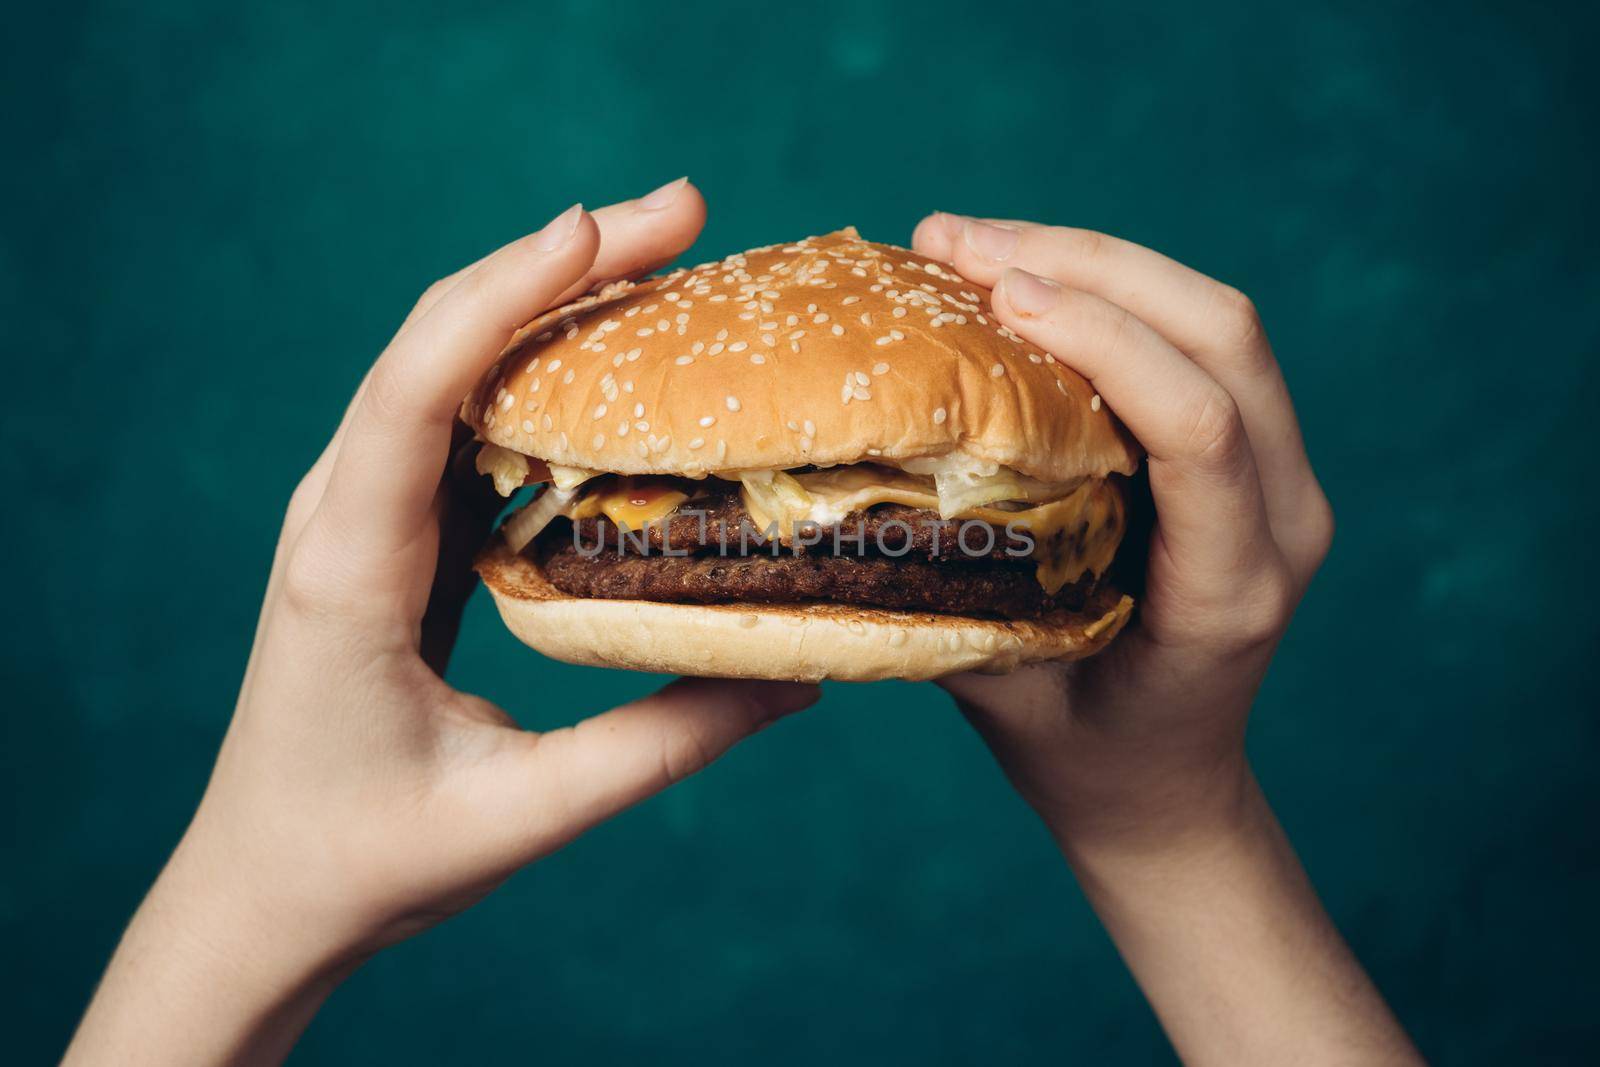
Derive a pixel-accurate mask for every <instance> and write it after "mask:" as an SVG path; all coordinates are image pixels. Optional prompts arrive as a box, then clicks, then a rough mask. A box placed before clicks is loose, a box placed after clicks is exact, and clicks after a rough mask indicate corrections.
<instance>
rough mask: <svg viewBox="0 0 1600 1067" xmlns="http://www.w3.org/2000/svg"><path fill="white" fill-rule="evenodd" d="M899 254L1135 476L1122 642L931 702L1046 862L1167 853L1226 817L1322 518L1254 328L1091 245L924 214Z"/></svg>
mask: <svg viewBox="0 0 1600 1067" xmlns="http://www.w3.org/2000/svg"><path fill="white" fill-rule="evenodd" d="M914 244H915V247H916V248H917V250H918V251H920V252H922V253H924V254H926V255H929V256H933V257H936V258H938V259H942V260H946V261H949V262H951V263H953V264H954V265H955V267H956V269H957V270H958V271H960V272H961V273H962V274H963V275H964V276H966V277H967V278H970V279H972V280H973V281H975V282H977V283H979V284H980V285H985V286H989V287H992V288H993V289H994V308H995V312H996V314H997V315H999V317H1000V318H1001V320H1002V321H1004V322H1005V323H1006V324H1007V325H1008V326H1010V327H1011V328H1012V329H1014V330H1015V331H1016V332H1017V333H1019V334H1021V335H1022V336H1023V337H1025V338H1027V339H1028V340H1029V341H1031V342H1032V343H1034V344H1036V345H1038V346H1040V347H1041V348H1043V349H1045V350H1046V351H1048V352H1051V353H1053V354H1054V355H1055V356H1056V358H1057V359H1059V360H1061V361H1062V362H1063V363H1065V364H1067V365H1068V366H1070V367H1072V368H1073V369H1075V370H1077V371H1078V372H1079V373H1081V374H1083V375H1084V376H1085V377H1086V378H1088V379H1089V380H1090V381H1091V382H1093V383H1094V386H1095V388H1096V389H1097V390H1098V391H1099V392H1100V394H1101V395H1102V396H1103V397H1104V398H1105V402H1106V404H1107V405H1108V406H1109V407H1110V408H1111V410H1113V411H1115V412H1116V413H1117V414H1118V416H1119V417H1121V419H1122V421H1123V422H1124V423H1125V424H1126V425H1127V427H1128V429H1129V430H1130V431H1131V432H1132V433H1133V434H1134V436H1135V437H1137V438H1138V439H1139V441H1140V443H1141V444H1142V445H1143V446H1144V447H1145V449H1146V451H1147V452H1148V454H1149V473H1150V486H1151V490H1152V492H1153V494H1154V497H1155V507H1156V528H1155V531H1154V534H1153V536H1152V538H1151V541H1150V548H1149V562H1148V569H1147V583H1148V584H1147V588H1146V590H1145V594H1144V596H1143V598H1142V601H1141V603H1140V604H1139V606H1138V609H1137V614H1136V616H1135V621H1134V623H1133V624H1132V625H1130V626H1129V628H1128V630H1127V631H1126V632H1124V633H1123V634H1122V635H1121V636H1119V637H1118V638H1117V639H1116V640H1115V641H1114V642H1113V643H1112V644H1111V646H1110V648H1108V649H1107V650H1105V651H1104V652H1102V653H1100V654H1099V655H1097V656H1095V657H1093V658H1091V659H1088V660H1084V661H1081V662H1079V663H1073V664H1067V665H1061V664H1056V665H1041V666H1035V667H1031V668H1027V669H1024V670H1021V671H1018V672H1016V673H1015V674H1012V675H1009V676H1005V677H984V676H981V675H967V676H958V677H956V678H951V679H948V680H947V681H946V682H945V683H944V685H945V688H947V689H948V690H949V691H950V692H951V693H952V694H953V695H954V696H955V697H956V699H957V701H958V702H959V704H960V706H961V708H962V710H963V711H964V712H965V713H966V715H967V716H968V718H969V719H970V720H971V721H972V723H973V725H974V726H975V727H976V728H977V729H978V731H979V732H980V733H981V734H982V735H983V737H984V739H985V740H986V741H987V742H988V743H989V745H990V747H991V748H992V749H993V750H994V753H995V755H996V756H997V757H998V758H999V761H1000V763H1001V764H1002V766H1003V767H1004V768H1005V770H1006V772H1007V774H1008V775H1009V776H1010V778H1011V780H1012V782H1013V783H1014V784H1015V785H1016V787H1017V789H1018V790H1019V791H1020V792H1021V793H1022V795H1023V796H1024V797H1025V798H1026V799H1027V800H1028V801H1029V802H1030V803H1031V804H1032V805H1033V806H1034V808H1036V809H1037V810H1038V812H1039V814H1040V815H1041V816H1042V817H1043V818H1044V820H1045V821H1046V823H1048V824H1049V825H1050V827H1051V829H1052V830H1053V831H1055V832H1056V834H1057V836H1058V837H1060V838H1062V839H1064V841H1074V842H1081V843H1085V844H1087V843H1090V842H1094V841H1108V840H1112V839H1115V838H1117V837H1118V836H1119V835H1124V834H1129V835H1137V836H1139V837H1142V838H1150V837H1152V836H1160V835H1163V834H1167V833H1181V832H1182V831H1183V830H1184V829H1185V828H1187V827H1189V826H1191V825H1192V824H1194V823H1195V822H1196V821H1197V820H1204V819H1207V818H1210V817H1212V816H1214V815H1216V814H1218V812H1219V811H1220V810H1222V809H1225V808H1226V807H1227V806H1228V805H1230V804H1233V803H1236V802H1237V801H1238V799H1239V797H1240V796H1241V795H1242V792H1243V791H1245V790H1246V787H1247V781H1248V777H1249V772H1248V769H1247V767H1246V763H1245V755H1244V726H1245V719H1246V717H1247V715H1248V713H1249V710H1250V703H1251V700H1252V699H1253V697H1254V695H1255V692H1256V688H1257V686H1258V685H1259V684H1260V682H1261V678H1262V676H1263V674H1264V673H1265V671H1266V668H1267V664H1268V662H1269V660H1270V659H1271V657H1272V653H1273V650H1274V649H1275V648H1276V647H1277V643H1278V639H1279V637H1281V636H1282V634H1283V631H1284V629H1285V627H1287V625H1288V623H1289V617H1290V615H1291V613H1292V612H1293V611H1294V607H1295V605H1296V603H1297V602H1298V601H1299V599H1300V597H1301V595H1302V594H1303V593H1304V592H1305V589H1306V586H1307V584H1308V583H1309V582H1310V581H1311V577H1312V575H1313V574H1315V573H1316V570H1317V568H1318V566H1319V565H1320V564H1321V563H1322V560H1323V557H1324V556H1325V555H1326V554H1327V551H1328V546H1329V543H1330V541H1331V539H1332V536H1333V517H1332V512H1331V510H1330V508H1329V506H1328V501H1327V498H1326V497H1325V496H1324V495H1323V492H1322V489H1321V487H1320V486H1319V485H1318V484H1317V479H1316V477H1315V475H1313V474H1312V471H1311V464H1310V462H1309V461H1308V459H1307V458H1306V452H1305V448H1304V446H1303V444H1302V443H1301V438H1300V428H1299V424H1298V423H1297V422H1296V420H1295V414H1294V409H1293V406H1292V405H1291V403H1290V400H1289V391H1288V388H1287V387H1286V386H1285V384H1284V380H1283V375H1282V374H1281V373H1280V372H1279V369H1278V364H1277V362H1276V360H1275V359H1274V358H1273V353H1272V348H1271V346H1270V345H1269V344H1268V343H1267V337H1266V334H1265V332H1264V331H1263V330H1262V327H1261V321H1260V319H1259V318H1258V317H1257V315H1256V311H1255V308H1254V307H1252V306H1251V304H1250V302H1249V301H1248V300H1247V299H1246V298H1245V297H1244V296H1243V295H1242V294H1241V293H1239V292H1238V291H1237V290H1235V289H1232V288H1230V287H1228V286H1226V285H1222V284H1220V283H1218V282H1215V281H1213V280H1212V279H1210V278H1207V277H1205V276H1204V275H1202V274H1200V273H1198V272H1196V271H1193V270H1191V269H1189V268H1188V267H1185V266H1182V265H1181V264H1178V263H1175V262H1173V261H1172V260H1170V259H1167V258H1166V257H1165V256H1161V255H1158V254H1157V253H1155V252H1152V251H1150V250H1149V249H1146V248H1141V247H1139V246H1138V245H1135V244H1131V243H1129V242H1127V241H1121V240H1118V239H1116V238H1114V237H1107V236H1105V235H1103V234H1097V233H1091V232H1089V231H1085V230H1074V229H1067V228H1064V227H1052V226H1042V225H1036V224H1033V223H1024V222H1010V221H995V220H980V219H968V218H964V217H959V216H953V215H946V214H936V215H932V216H930V217H928V218H927V219H925V220H923V222H922V223H921V225H919V226H918V227H917V231H916V236H915V238H914Z"/></svg>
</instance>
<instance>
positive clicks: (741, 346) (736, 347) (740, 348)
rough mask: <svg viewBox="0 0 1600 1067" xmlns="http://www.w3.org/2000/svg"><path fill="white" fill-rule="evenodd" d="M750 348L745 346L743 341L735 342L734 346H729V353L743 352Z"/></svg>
mask: <svg viewBox="0 0 1600 1067" xmlns="http://www.w3.org/2000/svg"><path fill="white" fill-rule="evenodd" d="M749 347H750V346H749V345H747V344H745V343H744V342H743V341H735V342H733V344H731V345H729V346H728V351H729V352H743V351H744V350H745V349H747V348H749Z"/></svg>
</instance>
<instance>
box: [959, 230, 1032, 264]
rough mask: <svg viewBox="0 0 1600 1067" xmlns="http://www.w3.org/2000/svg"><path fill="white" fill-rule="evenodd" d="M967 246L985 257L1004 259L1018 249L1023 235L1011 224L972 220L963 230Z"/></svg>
mask: <svg viewBox="0 0 1600 1067" xmlns="http://www.w3.org/2000/svg"><path fill="white" fill-rule="evenodd" d="M963 233H964V234H965V236H966V240H967V247H968V248H970V249H972V250H973V251H974V252H976V253H977V254H978V255H980V256H982V257H983V258H984V259H992V260H1002V259H1005V258H1006V257H1007V256H1009V255H1011V253H1012V252H1014V251H1016V247H1017V241H1018V240H1020V239H1021V237H1022V235H1021V234H1020V233H1018V232H1017V231H1016V230H1013V229H1012V228H1011V227H1010V226H996V225H994V224H993V223H988V222H978V221H976V220H970V221H968V222H967V225H966V228H965V230H964V231H963Z"/></svg>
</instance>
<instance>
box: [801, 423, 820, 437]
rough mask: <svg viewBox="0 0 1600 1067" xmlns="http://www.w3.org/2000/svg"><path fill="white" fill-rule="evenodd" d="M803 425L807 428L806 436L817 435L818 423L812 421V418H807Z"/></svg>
mask: <svg viewBox="0 0 1600 1067" xmlns="http://www.w3.org/2000/svg"><path fill="white" fill-rule="evenodd" d="M803 425H804V426H805V428H806V436H807V437H815V436H817V424H816V423H814V422H812V421H811V420H810V419H807V420H806V421H805V423H804V424H803Z"/></svg>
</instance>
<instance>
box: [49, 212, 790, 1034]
mask: <svg viewBox="0 0 1600 1067" xmlns="http://www.w3.org/2000/svg"><path fill="white" fill-rule="evenodd" d="M704 217H705V207H704V203H703V201H702V200H701V198H700V195H699V192H698V191H697V190H696V189H695V188H694V187H693V186H691V185H688V184H686V183H682V182H678V183H673V184H672V185H669V186H666V187H664V188H663V189H662V190H658V191H657V192H656V193H654V194H651V196H648V197H645V198H642V199H640V200H637V201H630V202H627V203H623V204H619V205H616V206H614V207H611V208H607V209H603V210H601V211H598V212H596V213H595V214H594V215H590V214H588V213H587V212H585V211H583V210H582V208H580V207H577V206H574V207H573V208H572V209H571V210H569V211H567V212H564V213H563V214H561V215H560V216H558V217H557V218H556V219H555V220H554V221H552V222H551V223H550V224H549V225H548V226H547V227H545V228H544V229H543V230H541V231H539V232H538V233H535V234H532V235H530V236H528V237H524V238H522V239H521V240H518V241H515V242H513V243H512V244H509V245H507V246H505V247H504V248H502V249H500V250H499V251H497V252H495V253H493V254H492V255H490V256H488V257H486V258H485V259H483V260H481V261H480V262H479V263H477V264H474V265H473V266H470V267H468V268H466V269H465V270H462V271H460V272H459V273H457V274H453V275H451V276H450V277H448V278H445V279H443V280H442V281H440V282H438V283H436V284H435V285H433V286H432V287H430V288H429V289H428V291H427V292H426V293H424V294H423V296H422V298H421V299H420V300H419V301H418V302H417V305H416V308H415V309H414V310H413V311H412V312H411V314H410V315H409V316H408V317H407V319H406V321H405V323H404V325H402V327H401V328H400V330H399V332H398V333H397V334H396V335H395V337H394V339H393V341H392V342H391V343H390V344H389V346H388V348H387V349H386V350H385V351H384V352H383V354H382V355H381V356H380V357H379V359H378V360H377V362H376V363H375V364H374V365H373V367H372V369H371V371H370V372H369V373H368V375H367V377H366V380H365V381H364V382H363V383H362V386H361V389H360V390H359V392H358V393H357V395H356V397H355V399H354V401H353V402H352V403H351V405H350V409H349V411H348V413H347V414H346V416H345V418H344V421H343V423H342V425H341V426H340V427H339V429H338V430H337V431H336V432H335V434H334V435H333V439H332V441H331V442H330V443H329V444H328V447H327V449H326V450H325V451H324V453H323V454H322V456H321V458H319V459H318V460H317V462H316V464H315V465H314V466H313V467H312V468H311V470H310V472H309V473H307V474H306V476H305V478H304V479H303V480H302V482H301V483H300V485H299V487H298V488H297V489H296V490H295V493H294V496H293V498H292V499H291V500H290V502H289V506H288V509H287V513H286V515H285V519H284V524H283V532H282V536H281V538H280V541H279V545H278V550H277V553H276V556H275V558H274V560H273V565H272V571H271V576H270V578H269V580H268V583H267V592H266V598H265V603H264V604H263V606H262V610H261V617H260V623H259V626H258V630H257V633H256V639H255V645H254V648H253V649H252V651H251V656H250V662H249V665H248V667H247V669H246V671H245V676H244V682H243V686H242V689H241V692H240V696H239V703H238V706H237V708H236V710H235V712H234V717H233V721H232V724H231V726H230V728H229V730H228V734H227V737H226V738H225V740H224V742H223V745H222V751H221V753H220V755H219V756H218V759H217V764H216V769H215V772H214V773H213V776H212V779H211V783H210V785H209V787H208V788H207V790H206V794H205V797H204V798H203V800H202V801H201V804H200V808H199V811H198V813H197V814H196V816H195V819H194V822H193V823H192V825H191V826H190V827H189V830H188V832H187V833H186V834H185V835H184V838H183V840H182V842H181V843H180V845H179V847H178V849H177V851H176V853H175V854H174V856H173V858H172V860H171V862H170V863H169V864H168V866H167V868H166V870H165V871H163V873H162V875H161V877H160V879H159V880H158V881H157V884H156V886H155V888H154V889H153V890H152V891H151V894H150V896H149V898H147V900H146V902H145V904H144V905H143V906H142V907H141V909H140V912H139V914H138V915H137V916H136V917H135V919H134V922H133V923H132V925H131V926H130V928H129V931H128V933H127V935H126V936H125V938H124V940H123V943H122V945H121V946H120V947H119V949H118V952H117V955H116V958H115V959H114V960H113V962H112V965H111V967H110V969H109V970H108V972H107V975H106V979H105V981H104V982H103V983H102V985H101V988H100V990H99V992H98V993H97V995H96V998H95V1001H94V1003H93V1004H92V1005H91V1007H90V1010H89V1013H88V1014H87V1016H86V1017H85V1021H84V1023H83V1025H82V1027H81V1029H80V1031H79V1033H78V1035H77V1038H76V1039H75V1041H74V1044H73V1047H72V1049H71V1050H70V1051H69V1055H68V1061H69V1062H74V1063H90V1062H116V1063H132V1062H152V1063H172V1062H235V1061H238V1060H241V1059H242V1060H249V1061H252V1062H253V1061H256V1060H267V1061H270V1060H273V1059H276V1058H278V1057H280V1056H281V1055H283V1054H284V1053H285V1052H286V1051H287V1049H288V1047H289V1044H290V1043H292V1041H293V1039H294V1037H295V1036H296V1035H297V1034H298V1032H299V1029H300V1027H302V1026H303V1025H304V1024H305V1022H306V1021H307V1020H308V1019H309V1017H310V1014H311V1013H312V1011H314V1010H315V1007H316V1005H317V1004H318V1003H320V1000H321V997H322V996H323V995H325V993H326V992H327V990H328V989H330V988H331V986H332V984H333V983H335V982H337V981H338V980H339V979H340V978H341V977H343V975H345V974H346V973H348V972H349V971H350V970H351V969H352V968H353V967H354V966H356V965H357V964H358V963H359V962H360V961H361V960H362V959H364V958H366V957H367V956H368V955H370V954H371V953H372V952H374V951H376V950H377V949H379V948H382V947H383V946H385V945H387V944H390V943H392V942H394V941H396V940H398V939H400V938H403V937H406V936H408V935H410V934H413V933H415V932H417V931H419V930H421V929H424V928H426V927H428V926H430V925H432V924H434V923H436V922H438V921H439V920H440V919H442V918H444V917H446V916H448V915H451V914H453V913H454V912H456V911H459V910H461V909H462V908H464V907H466V906H468V905H470V904H472V903H473V902H474V901H476V900H478V899H479V898H481V897H482V896H483V895H484V894H486V893H487V892H489V891H490V890H491V889H493V888H494V887H495V886H497V885H499V884H500V882H502V881H503V880H504V879H506V878H507V877H508V876H509V875H511V874H512V873H513V872H514V871H516V870H517V869H518V868H520V867H522V866H524V865H526V864H528V863H530V862H532V861H533V860H535V859H538V858H539V857H541V856H545V855H548V854H549V853H551V852H553V851H555V850H556V849H558V848H560V847H561V846H562V845H564V844H566V843H567V842H569V841H571V840H572V839H573V838H574V837H575V836H577V835H578V834H580V833H582V832H583V831H585V830H587V829H588V828H590V827H592V826H594V825H595V824H597V823H599V822H601V821H603V820H605V819H607V818H609V817H610V816H612V815H614V814H616V813H617V812H619V811H621V810H622V809H624V808H626V807H628V806H630V805H632V804H635V803H637V802H639V801H641V800H643V799H645V798H646V797H649V796H651V795H653V794H654V793H656V792H658V791H660V790H661V789H664V788H665V787H667V786H668V785H671V784H672V783H674V782H676V781H678V780H679V779H681V778H683V777H685V776H686V775H689V774H693V773H694V772H696V771H698V770H700V769H701V768H702V767H704V766H705V765H706V764H708V763H709V762H710V761H711V760H713V759H715V758H716V757H717V756H719V755H721V754H722V753H723V752H724V751H725V750H727V749H728V748H729V747H730V746H732V745H733V744H734V743H735V742H737V741H739V740H740V739H742V738H744V737H746V736H748V735H749V734H751V733H753V732H755V731H756V730H759V729H760V728H761V727H763V726H765V725H766V724H768V723H770V722H771V721H773V720H774V719H776V718H778V717H780V716H782V715H785V714H788V713H790V712H793V711H797V710H799V709H800V708H802V707H804V706H806V705H808V704H810V703H812V702H813V701H814V700H815V699H816V696H817V689H816V687H815V686H809V685H792V684H778V683H757V682H712V681H703V680H695V681H685V680H680V681H679V682H675V683H673V684H672V685H669V686H668V687H667V688H666V689H664V690H662V691H660V692H658V693H657V694H655V695H653V696H650V697H646V698H644V699H642V700H639V701H636V702H634V703H631V704H628V705H625V706H623V707H620V708H615V709H613V710H611V711H608V712H605V713H604V714H601V715H597V716H595V717H593V718H589V719H585V720H583V721H582V722H579V723H578V724H577V725H576V726H573V727H568V728H566V729H560V730H555V731H551V732H548V733H543V734H539V733H533V732H529V731H525V730H522V729H520V728H518V727H517V725H516V724H515V723H514V722H513V721H512V719H511V718H510V716H508V715H507V714H506V713H505V712H504V711H502V710H500V709H499V708H497V707H495V706H494V705H492V704H490V703H489V702H487V701H485V700H482V699H479V698H477V697H474V696H471V695H469V694H466V693H462V692H458V691H457V690H455V689H453V688H452V687H451V686H449V685H448V684H447V683H446V682H445V681H444V679H443V678H442V676H441V675H442V672H443V670H444V665H445V662H446V660H447V658H448V656H449V651H450V646H451V644H452V643H453V641H454V637H455V631H456V626H457V623H458V621H459V618H460V614H461V610H462V606H463V604H464V602H465V600H466V596H467V594H468V593H470V592H471V590H472V588H473V584H474V582H473V577H472V575H471V572H470V569H469V564H470V559H471V554H472V552H473V550H475V549H476V547H477V546H478V545H479V544H480V543H481V542H482V540H483V538H484V537H485V536H486V535H487V533H488V531H489V528H490V524H491V522H492V520H493V518H494V515H495V513H496V511H497V510H498V503H497V502H496V500H495V498H494V497H493V496H492V494H491V493H488V492H487V491H486V489H485V482H486V479H482V478H478V477H472V478H471V479H470V482H468V483H463V482H461V481H460V480H457V479H454V478H452V477H451V475H450V471H449V470H448V468H449V466H450V457H451V450H452V447H453V444H452V434H453V432H454V430H453V428H454V427H455V425H456V418H455V415H456V409H457V407H458V405H459V404H460V402H461V398H462V397H463V396H464V395H466V393H467V392H468V390H469V389H470V388H471V387H472V385H473V384H474V383H475V382H476V381H477V379H478V378H479V376H480V375H481V374H482V373H483V372H484V370H485V369H486V368H487V367H488V365H489V364H490V363H492V362H493V361H494V359H495V358H496V356H497V355H498V353H499V352H500V350H501V348H502V347H503V346H504V345H505V343H506V341H507V340H508V338H509V337H510V335H511V333H512V332H513V331H514V330H515V329H516V328H517V327H519V326H520V325H522V324H523V323H525V322H527V321H529V320H531V319H533V318H534V317H536V316H537V315H538V314H539V313H540V312H542V311H544V310H545V309H546V308H548V307H551V306H554V305H556V304H559V303H561V302H563V301H565V300H568V299H570V298H572V297H574V296H576V295H578V294H580V293H582V292H584V291H586V290H588V289H590V288H591V287H593V286H594V285H595V284H597V283H599V282H602V281H605V280H607V279H610V278H615V277H620V276H630V275H635V274H638V273H641V272H643V271H646V270H648V269H650V268H653V267H655V266H658V265H661V264H663V263H665V262H667V261H670V260H671V259H673V258H674V257H676V256H677V255H678V254H679V253H680V252H682V251H683V250H684V249H685V248H687V247H688V246H689V244H690V243H691V242H692V241H693V240H694V238H695V236H696V235H697V234H698V233H699V231H700V228H701V226H702V224H703V222H704ZM574 710H580V711H581V709H574ZM191 1002H193V1003H199V1004H204V1005H205V1010H204V1011H203V1012H197V1011H194V1010H189V1011H188V1012H185V1011H184V1006H185V1005H186V1004H189V1003H191Z"/></svg>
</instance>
